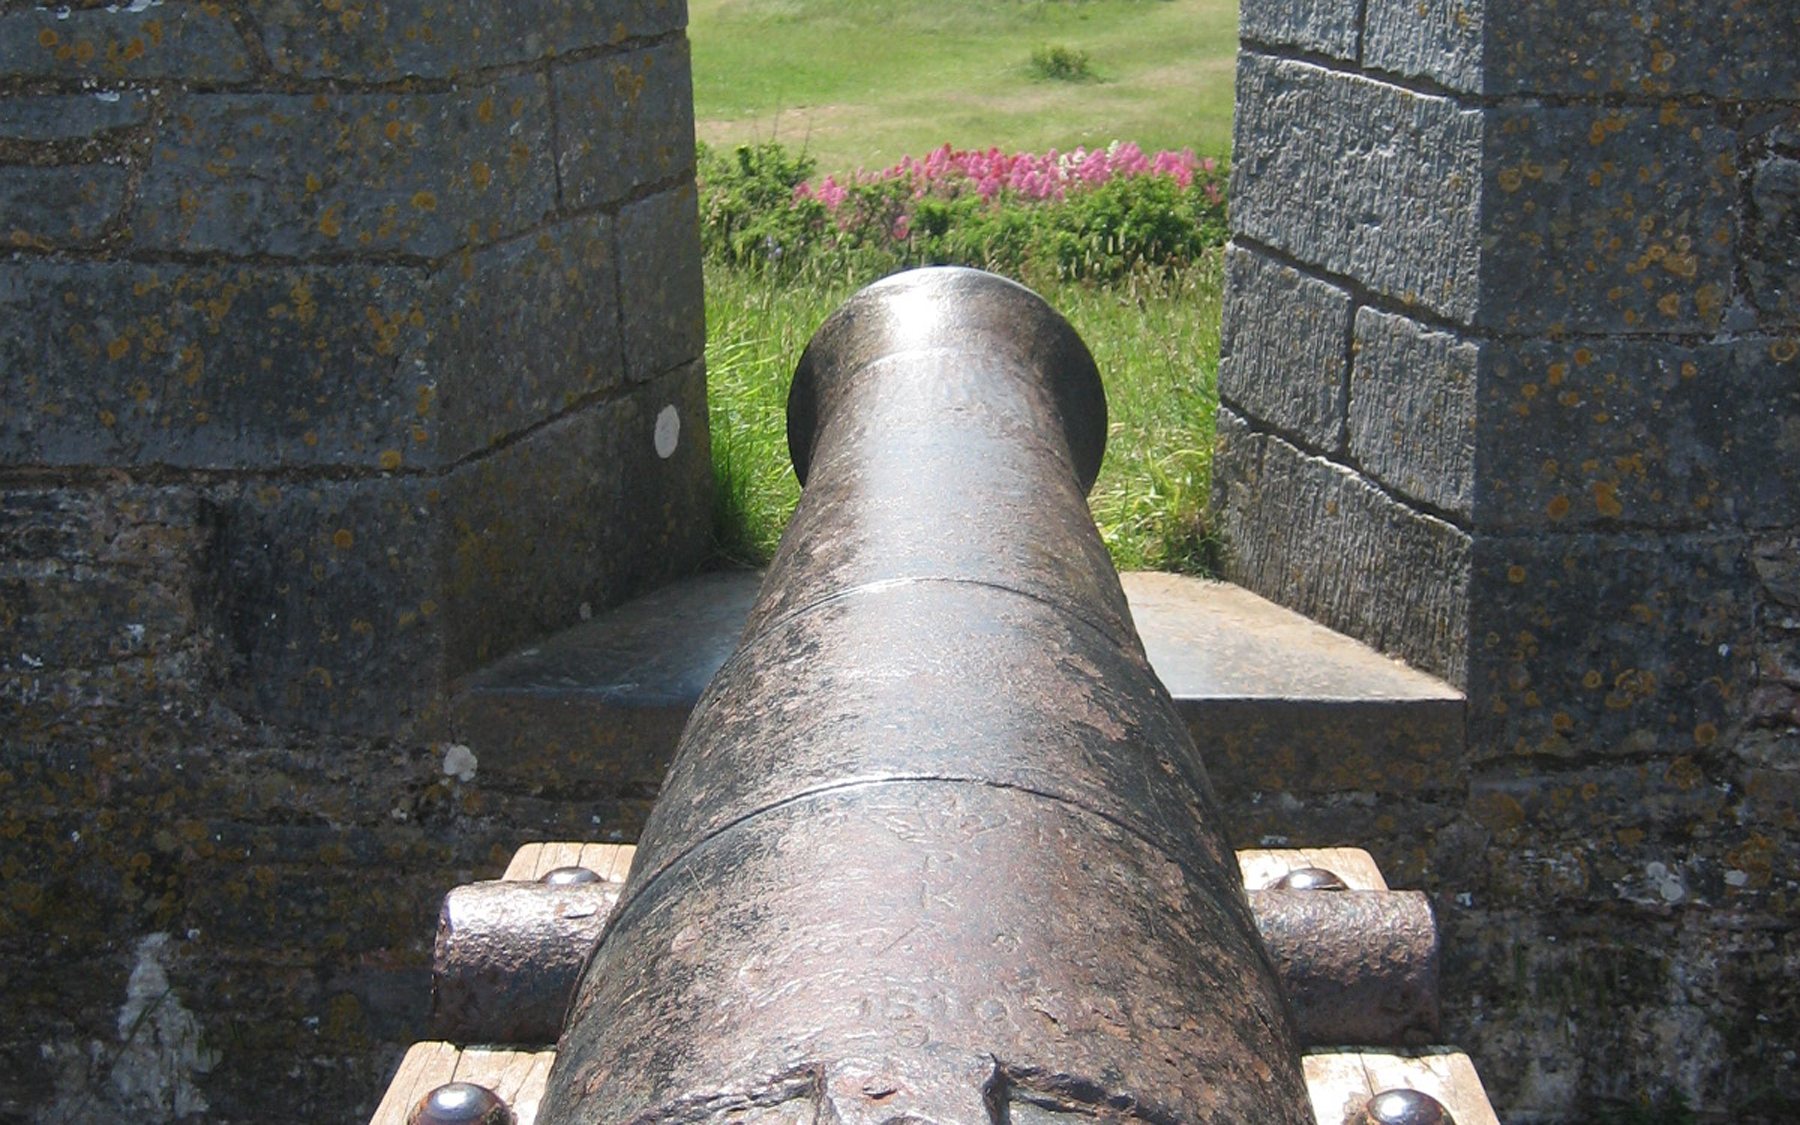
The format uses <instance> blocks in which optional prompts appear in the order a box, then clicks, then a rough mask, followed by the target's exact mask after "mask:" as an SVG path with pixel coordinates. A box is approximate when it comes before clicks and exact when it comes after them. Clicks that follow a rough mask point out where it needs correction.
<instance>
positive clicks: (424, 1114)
mask: <svg viewBox="0 0 1800 1125" xmlns="http://www.w3.org/2000/svg"><path fill="white" fill-rule="evenodd" d="M407 1125H513V1114H512V1110H510V1109H508V1108H507V1106H506V1103H505V1102H503V1101H501V1100H500V1098H499V1096H498V1095H497V1094H495V1093H494V1092H493V1091H492V1090H490V1089H488V1088H487V1087H486V1086H477V1085H476V1084H475V1083H473V1082H451V1083H448V1084H447V1085H443V1086H439V1087H438V1088H437V1089H435V1090H433V1091H432V1092H431V1093H429V1094H426V1095H425V1097H424V1099H423V1100H422V1101H420V1102H419V1104H418V1105H417V1106H416V1107H414V1108H413V1111H412V1116H410V1117H408V1118H407Z"/></svg>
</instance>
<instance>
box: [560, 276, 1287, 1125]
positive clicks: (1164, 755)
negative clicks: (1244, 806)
mask: <svg viewBox="0 0 1800 1125" xmlns="http://www.w3.org/2000/svg"><path fill="white" fill-rule="evenodd" d="M788 418H789V446H790V449H791V450H792V453H793V459H794V466H795V470H796V472H797V473H798V474H799V476H800V478H801V480H802V481H803V483H804V485H805V488H804V492H803V494H802V497H801V500H800V504H799V508H798V510H797V511H796V512H795V514H794V518H793V521H792V523H791V524H790V525H789V527H788V529H787V533H786V535H785V537H784V538H783V539H782V543H781V547H780V549H779V551H778V552H777V555H776V557H775V559H774V561H773V563H772V564H771V567H770V570H769V573H768V576H767V578H766V579H765V581H764V583H763V586H762V591H761V594H760V595H759V598H758V601H757V603H756V605H755V607H754V608H753V609H752V611H751V614H750V619H749V623H748V625H747V626H746V629H745V632H744V635H743V637H742V640H741V642H740V644H739V647H738V649H737V651H736V652H735V654H734V655H733V656H732V657H731V658H730V659H729V660H728V661H727V662H726V664H725V666H724V667H723V669H721V671H720V672H719V674H718V676H717V677H716V678H715V679H714V680H713V682H712V684H711V686H710V687H709V688H708V689H707V691H706V693H705V694H704V695H703V697H702V698H701V700H700V702H699V704H698V706H697V707H696V709H695V711H694V713H693V715H692V718H691V719H690V720H689V723H688V726H687V729H686V732H685V733H684V735H683V736H682V740H681V744H680V746H679V748H678V749H677V751H676V755H675V759H674V762H673V764H672V765H671V767H670V771H669V775H668V779H667V781H666V783H665V786H664V788H663V792H662V796H661V798H660V800H659V801H658V803H657V805H656V807H655V810H654V811H653V813H652V814H651V817H650V820H649V822H648V824H647V825H646V827H645V829H644V833H643V836H642V838H641V840H640V843H639V849H638V853H637V859H636V862H635V865H634V866H633V869H632V873H631V876H630V880H629V882H628V883H627V884H626V886H625V888H624V891H623V893H622V896H621V898H620V901H619V904H618V907H617V909H616V910H615V911H614V912H613V913H612V915H611V917H610V919H609V920H608V922H607V924H606V928H605V930H604V932H603V935H602V937H601V939H600V941H599V943H598V944H597V946H596V947H595V949H594V953H593V956H592V959H591V960H590V961H589V963H588V965H587V968H586V970H585V972H584V974H583V976H582V979H581V984H580V986H579V988H578V989H577V991H576V994H575V998H574V1000H573V1002H572V1004H571V1006H570V1010H569V1012H568V1016H567V1020H566V1023H565V1026H564V1029H563V1033H562V1037H561V1041H560V1043H559V1045H558V1049H557V1054H556V1062H555V1065H554V1068H553V1070H552V1072H551V1075H550V1079H549V1084H548V1088H547V1090H546V1093H545V1098H544V1101H543V1104H542V1107H541V1109H540V1111H539V1118H538V1120H539V1121H541V1122H548V1123H551V1125H575V1123H581V1125H612V1123H618V1122H644V1123H649V1122H659V1123H660V1122H678V1121H679V1122H702V1121H727V1120H729V1121H744V1122H749V1121H757V1122H795V1123H799V1122H807V1123H811V1122H834V1123H839V1125H860V1123H865V1122H867V1123H873V1122H919V1123H924V1122H931V1123H937V1125H952V1123H955V1125H980V1123H1006V1122H1011V1123H1014V1125H1025V1123H1028V1122H1029V1123H1039V1122H1051V1121H1075V1120H1081V1119H1088V1118H1093V1117H1101V1118H1104V1119H1106V1120H1125V1121H1132V1120H1140V1121H1147V1122H1158V1123H1176V1122H1181V1123H1188V1122H1193V1123H1199V1122H1208V1123H1217V1125H1226V1123H1231V1125H1241V1123H1246V1122H1251V1123H1271V1125H1302V1123H1306V1122H1310V1121H1311V1120H1312V1117H1311V1113H1310V1111H1309V1109H1308V1105H1307V1099H1306V1087H1305V1084H1304V1082H1303V1080H1302V1077H1301V1070H1300V1065H1299V1054H1298V1051H1297V1049H1296V1046H1295V1042H1294V1038H1293V1033H1292V1031H1291V1030H1290V1027H1289V1021H1288V1016H1287V1014H1286V1011H1285V1009H1284V1007H1283V1003H1282V1000H1281V999H1280V995H1279V992H1278V990H1277V987H1276V983H1275V979H1274V976H1273V974H1272V971H1271V969H1270V966H1269V962H1268V959H1267V956H1266V954H1265V953H1264V950H1263V946H1262V944H1261V942H1260V941H1259V940H1258V937H1257V932H1256V928H1255V924H1254V922H1253V920H1252V917H1251V913H1250V910H1249V908H1248V906H1247V905H1246V900H1245V895H1244V890H1243V886H1242V882H1241V879H1240V876H1239V874H1238V870H1237V865H1236V862H1235V860H1234V858H1233V855H1232V853H1231V852H1230V851H1229V850H1228V848H1227V847H1226V844H1225V841H1224V838H1223V834H1222V832H1221V828H1220V823H1219V817H1218V816H1217V814H1216V813H1215V811H1214V800H1213V797H1212V794H1211V791H1210V788H1209V786H1208V783H1207V780H1206V774H1205V771H1204V769H1203V768H1202V765H1201V761H1200V758H1199V755H1198V754H1197V752H1196V750H1195V748H1194V744H1193V742H1192V741H1191V739H1190V738H1189V736H1188V734H1187V732H1186V730H1185V728H1184V726H1183V724H1182V721H1181V720H1180V718H1179V717H1178V716H1177V714H1176V711H1175V709H1174V706H1173V704H1172V703H1171V701H1170V699H1169V698H1168V694H1167V692H1166V691H1165V690H1164V689H1163V687H1162V685H1161V684H1160V683H1159V682H1158V681H1157V679H1156V677H1155V676H1154V675H1153V674H1152V672H1151V670H1150V667H1149V665H1148V663H1147V662H1146V660H1145V657H1144V652H1143V649H1142V646H1141V644H1140V643H1139V641H1138V639H1137V635H1136V632H1135V630H1134V628H1133V626H1132V622H1131V616H1130V613H1129V612H1128V610H1127V608H1126V602H1125V597H1124V594H1123V593H1122V591H1121V589H1120V586H1119V581H1118V576H1117V574H1116V573H1115V572H1114V570H1113V568H1112V565H1111V562H1110V560H1109V559H1108V557H1107V554H1106V550H1105V547H1104V545H1103V544H1102V542H1101V540H1100V536H1099V534H1098V532H1097V531H1096V530H1095V527H1094V523H1093V519H1092V517H1091V516H1090V514H1089V512H1088V508H1087V504H1086V499H1085V496H1086V491H1087V489H1088V488H1089V487H1090V486H1091V485H1092V483H1093V480H1094V477H1095V476H1096V474H1097V473H1098V470H1099V465H1100V459H1101V454H1102V452H1103V450H1104V447H1105V439H1106V408H1105V396H1104V393H1103V391H1102V388H1101V384H1100V379H1099V376H1098V373H1097V372H1096V370H1095V367H1094V363H1093V360H1092V358H1091V357H1090V356H1089V355H1088V352H1087V349H1086V347H1085V346H1084V345H1083V344H1082V343H1081V341H1080V339H1079V338H1078V337H1077V336H1076V334H1075V332H1074V331H1073V330H1072V329H1071V328H1070V327H1069V325H1068V324H1067V322H1065V321H1064V320H1063V319H1062V318H1061V317H1060V316H1058V315H1057V314H1056V313H1055V312H1054V311H1052V310H1051V309H1050V308H1049V306H1047V305H1046V304H1045V303H1044V302H1043V301H1041V300H1040V299H1039V298H1038V297H1036V296H1035V295H1034V294H1032V293H1031V292H1030V291H1028V290H1026V289H1024V288H1022V287H1020V286H1018V285H1015V284H1013V283H1011V282H1008V281H1005V280H1002V279H1000V278H997V277H994V276H991V275H988V274H984V273H980V272H977V271H972V270H962V269H940V270H921V271H917V272H913V273H907V274H901V275H898V276H895V277H892V278H889V279H887V280H885V281H882V282H880V283H877V284H876V285H873V286H870V287H869V288H867V289H865V290H863V291H862V292H861V293H859V294H857V295H856V296H855V297H853V298H851V300H850V301H849V302H848V303H846V304H845V305H844V306H843V307H842V308H841V309H840V310H838V312H837V313H835V314H834V315H833V316H832V317H831V318H830V319H829V320H828V321H827V322H826V323H825V325H824V326H823V327H822V328H821V329H820V330H819V332H818V334H817V335H816V336H815V337H814V339H813V341H812V343H811V345H810V346H809V347H808V348H807V350H806V354H805V355H804V356H803V357H802V359H801V361H800V365H799V369H798V371H797V373H796V375H795V379H794V386H793V390H792V393H791V395H790V398H789V405H788Z"/></svg>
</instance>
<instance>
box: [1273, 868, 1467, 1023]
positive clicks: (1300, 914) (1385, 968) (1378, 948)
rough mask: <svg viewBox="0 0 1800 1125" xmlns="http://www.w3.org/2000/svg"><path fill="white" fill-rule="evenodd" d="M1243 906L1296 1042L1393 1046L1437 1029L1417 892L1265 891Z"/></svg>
mask: <svg viewBox="0 0 1800 1125" xmlns="http://www.w3.org/2000/svg"><path fill="white" fill-rule="evenodd" d="M1250 909H1251V912H1252V913H1253V914H1254V915H1255V917H1256V928H1257V930H1258V931H1259V932H1260V933H1261V935H1262V940H1263V944H1264V946H1265V947H1266V948H1267V949H1268V952H1269V957H1270V959H1271V960H1273V961H1274V962H1275V973H1276V976H1277V977H1279V978H1280V980H1281V990H1282V993H1283V994H1284V995H1285V996H1286V997H1287V1000H1288V1003H1289V1005H1290V1006H1291V1008H1292V1010H1293V1016H1294V1027H1295V1032H1296V1034H1297V1035H1298V1036H1299V1037H1300V1040H1301V1041H1302V1042H1303V1043H1307V1044H1315V1045H1318V1044H1328V1043H1360V1044H1364V1045H1368V1046H1399V1045H1402V1044H1419V1043H1425V1042H1428V1041H1430V1039H1431V1037H1432V1036H1433V1035H1435V1034H1436V1033H1437V1028H1438V938H1437V925H1436V923H1435V922H1434V921H1433V919H1432V916H1431V903H1430V900H1428V899H1427V898H1426V897H1425V895H1424V894H1422V893H1420V892H1418V891H1350V890H1335V891H1325V890H1285V889H1280V890H1278V889H1270V890H1263V891H1251V892H1250Z"/></svg>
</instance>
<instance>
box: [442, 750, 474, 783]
mask: <svg viewBox="0 0 1800 1125" xmlns="http://www.w3.org/2000/svg"><path fill="white" fill-rule="evenodd" d="M475 765H476V763H475V751H473V750H471V749H469V748H468V747H467V746H464V745H463V744H462V743H460V742H452V743H451V744H450V746H449V748H448V749H446V750H445V751H444V775H445V776H446V777H454V778H455V779H456V780H458V781H474V780H475Z"/></svg>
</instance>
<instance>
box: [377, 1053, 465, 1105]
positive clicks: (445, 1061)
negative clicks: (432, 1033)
mask: <svg viewBox="0 0 1800 1125" xmlns="http://www.w3.org/2000/svg"><path fill="white" fill-rule="evenodd" d="M459 1054H460V1052H459V1051H458V1050H457V1049H456V1047H455V1045H454V1044H450V1043H414V1044H413V1045H412V1046H411V1047H410V1048H408V1049H407V1052H406V1057H405V1058H403V1059H401V1060H400V1069H399V1070H397V1071H395V1072H394V1079H393V1081H391V1082H389V1083H388V1088H387V1093H385V1094H383V1095H382V1096H381V1104H380V1105H378V1106H376V1107H375V1115H374V1116H373V1117H371V1118H369V1125H406V1118H407V1115H408V1114H410V1113H412V1110H413V1107H414V1106H416V1105H418V1104H419V1100H420V1099H421V1098H423V1097H424V1096H425V1095H426V1094H429V1093H431V1091H433V1090H435V1089H437V1088H438V1087H439V1086H442V1085H443V1084H444V1083H446V1082H449V1081H451V1080H452V1079H451V1076H452V1075H454V1074H455V1073H456V1061H457V1056H458V1055H459Z"/></svg>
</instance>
